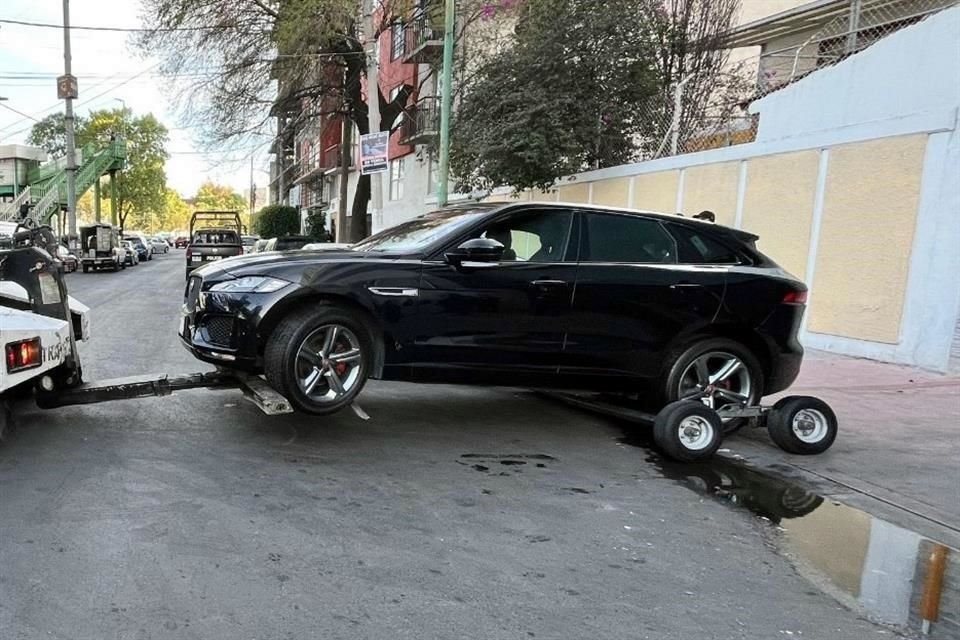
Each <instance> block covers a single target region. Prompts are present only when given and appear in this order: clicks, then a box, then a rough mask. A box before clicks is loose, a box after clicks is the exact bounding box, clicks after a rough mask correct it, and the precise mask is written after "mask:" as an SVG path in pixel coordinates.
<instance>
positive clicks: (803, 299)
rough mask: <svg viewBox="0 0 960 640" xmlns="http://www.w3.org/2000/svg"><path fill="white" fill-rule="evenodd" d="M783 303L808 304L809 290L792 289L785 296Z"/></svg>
mask: <svg viewBox="0 0 960 640" xmlns="http://www.w3.org/2000/svg"><path fill="white" fill-rule="evenodd" d="M783 304H807V292H806V291H791V292H790V293H788V294H787V295H785V296H783Z"/></svg>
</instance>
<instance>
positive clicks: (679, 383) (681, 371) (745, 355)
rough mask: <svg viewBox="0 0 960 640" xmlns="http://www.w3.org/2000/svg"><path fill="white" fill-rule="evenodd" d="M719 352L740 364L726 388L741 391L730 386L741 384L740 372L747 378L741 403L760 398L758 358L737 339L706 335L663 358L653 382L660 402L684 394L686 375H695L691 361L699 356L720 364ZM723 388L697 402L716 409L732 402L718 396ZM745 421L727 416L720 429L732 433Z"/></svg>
mask: <svg viewBox="0 0 960 640" xmlns="http://www.w3.org/2000/svg"><path fill="white" fill-rule="evenodd" d="M711 354H714V355H716V356H717V357H716V359H714V358H712V357H711ZM721 354H722V355H723V356H730V357H731V358H736V359H737V360H739V361H740V363H741V364H742V367H743V369H742V372H741V371H739V370H738V371H737V373H736V374H735V375H736V376H737V381H734V380H730V382H731V383H732V384H731V388H730V391H743V390H744V389H737V388H735V386H734V385H736V386H739V385H740V384H743V383H742V381H741V380H740V378H741V373H743V374H745V375H746V376H748V377H749V389H748V390H746V391H747V392H746V394H744V395H746V402H745V404H746V405H748V406H749V405H755V404H758V403H759V402H760V399H761V398H762V397H763V385H764V377H763V367H761V366H760V361H759V360H757V357H756V356H755V355H754V354H753V352H751V351H750V349H748V348H747V347H745V346H743V345H742V344H740V343H739V342H736V341H734V340H729V339H727V338H707V339H704V340H699V341H697V342H695V343H693V344H690V345H687V346H684V347H681V348H679V349H676V350H674V351H673V352H672V353H671V354H670V355H668V356H667V357H666V358H665V359H664V371H663V373H662V374H661V376H660V379H659V382H658V385H657V386H658V394H659V397H660V399H661V401H662V402H663V404H669V403H671V402H677V401H678V400H680V399H681V398H682V396H683V395H686V394H683V393H682V392H681V390H682V389H683V388H684V385H686V384H688V383H689V382H691V379H690V376H691V375H695V372H692V371H691V370H690V368H691V367H694V368H695V364H694V363H696V362H697V361H698V360H699V359H701V358H707V359H708V362H710V363H713V362H716V363H722V361H723V360H722V359H721ZM724 382H727V381H724ZM719 386H720V385H718V387H719ZM688 388H689V387H688ZM724 391H726V390H718V391H717V392H716V393H714V394H713V397H711V398H710V402H703V400H698V401H699V402H703V404H704V405H705V406H709V407H711V408H714V409H718V410H719V409H720V408H721V407H722V406H724V405H727V404H736V402H735V401H730V399H729V398H724V397H722V396H720V395H719V394H721V393H723V392H724ZM747 422H748V420H747V419H745V418H732V419H727V420H726V421H724V427H723V431H724V433H725V434H730V433H733V432H735V431H737V430H738V429H740V428H741V427H743V426H744V425H745V424H747Z"/></svg>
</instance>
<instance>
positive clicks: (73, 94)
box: [57, 75, 80, 100]
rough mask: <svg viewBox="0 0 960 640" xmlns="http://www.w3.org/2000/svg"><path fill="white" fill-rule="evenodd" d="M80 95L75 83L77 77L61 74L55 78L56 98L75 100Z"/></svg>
mask: <svg viewBox="0 0 960 640" xmlns="http://www.w3.org/2000/svg"><path fill="white" fill-rule="evenodd" d="M79 97H80V88H79V86H78V85H77V77H76V76H71V75H63V76H59V77H58V78H57V99H58V100H66V99H68V98H69V99H71V100H76V99H77V98H79Z"/></svg>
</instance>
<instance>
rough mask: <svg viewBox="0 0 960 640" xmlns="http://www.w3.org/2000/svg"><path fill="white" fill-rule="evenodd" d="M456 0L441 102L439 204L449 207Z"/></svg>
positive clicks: (446, 32) (449, 10)
mask: <svg viewBox="0 0 960 640" xmlns="http://www.w3.org/2000/svg"><path fill="white" fill-rule="evenodd" d="M456 13H457V10H456V0H446V7H445V13H444V21H443V23H444V26H443V79H442V82H441V85H440V86H441V88H440V91H441V96H440V98H441V101H440V167H439V171H440V179H439V184H438V185H437V204H438V205H439V206H441V207H445V206H447V201H448V200H449V189H450V187H449V183H450V115H451V112H452V111H453V36H454V33H453V32H454V30H455V29H456V24H457V17H456Z"/></svg>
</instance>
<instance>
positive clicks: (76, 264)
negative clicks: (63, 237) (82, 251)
mask: <svg viewBox="0 0 960 640" xmlns="http://www.w3.org/2000/svg"><path fill="white" fill-rule="evenodd" d="M57 258H58V259H59V260H60V262H62V263H63V270H64V272H65V273H73V272H74V271H76V270H77V269H79V268H80V260H78V259H77V256H75V255H73V252H71V251H70V249H68V248H67V247H66V246H64V245H60V246H59V247H57Z"/></svg>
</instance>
